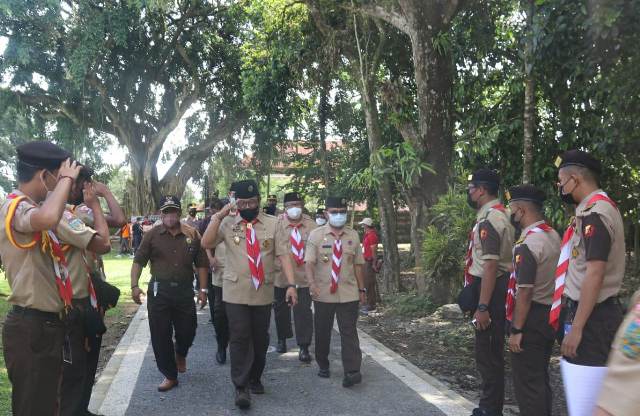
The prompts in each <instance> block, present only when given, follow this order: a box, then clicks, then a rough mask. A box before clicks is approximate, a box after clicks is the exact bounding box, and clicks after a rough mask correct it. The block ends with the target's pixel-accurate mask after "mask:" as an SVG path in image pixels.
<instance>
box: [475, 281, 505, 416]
mask: <svg viewBox="0 0 640 416" xmlns="http://www.w3.org/2000/svg"><path fill="white" fill-rule="evenodd" d="M508 278H509V275H508V274H503V275H501V276H498V277H497V278H496V286H495V289H494V290H493V295H492V296H491V301H490V302H489V305H488V306H489V315H490V316H491V325H490V326H489V328H488V329H486V330H484V331H476V339H475V351H476V365H477V367H478V372H479V373H480V376H481V377H482V385H481V389H482V393H481V395H480V403H479V405H480V408H481V409H486V410H489V411H492V412H498V414H499V413H500V412H502V407H503V405H504V337H505V319H506V318H505V309H504V302H505V298H506V296H507V279H508ZM476 279H477V278H476ZM478 290H480V285H478Z"/></svg>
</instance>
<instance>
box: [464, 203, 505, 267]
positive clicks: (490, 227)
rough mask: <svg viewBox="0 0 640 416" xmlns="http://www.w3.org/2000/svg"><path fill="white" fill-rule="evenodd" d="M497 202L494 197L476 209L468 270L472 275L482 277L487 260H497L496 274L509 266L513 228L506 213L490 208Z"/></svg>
mask: <svg viewBox="0 0 640 416" xmlns="http://www.w3.org/2000/svg"><path fill="white" fill-rule="evenodd" d="M499 203H500V201H499V200H497V199H494V200H493V201H490V202H488V203H487V204H485V205H484V206H483V207H482V208H480V210H479V211H478V215H477V217H476V224H477V226H476V230H475V232H474V233H473V251H472V256H473V263H472V265H471V269H470V270H469V273H471V275H473V276H477V277H480V278H481V277H482V275H483V274H484V263H485V262H486V261H487V260H498V275H500V274H502V273H506V272H507V271H509V269H510V268H511V255H512V252H511V250H512V248H513V240H514V237H515V230H514V229H513V226H512V225H511V222H510V221H509V217H508V215H507V214H506V213H504V212H501V211H499V210H497V209H493V208H492V207H493V206H495V205H497V204H499Z"/></svg>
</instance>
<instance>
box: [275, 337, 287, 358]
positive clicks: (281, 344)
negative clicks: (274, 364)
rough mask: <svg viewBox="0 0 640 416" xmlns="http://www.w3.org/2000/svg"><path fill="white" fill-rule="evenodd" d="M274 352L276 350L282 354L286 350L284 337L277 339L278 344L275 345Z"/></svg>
mask: <svg viewBox="0 0 640 416" xmlns="http://www.w3.org/2000/svg"><path fill="white" fill-rule="evenodd" d="M276 352H278V353H279V354H284V353H285V352H287V340H286V339H279V340H278V345H277V346H276Z"/></svg>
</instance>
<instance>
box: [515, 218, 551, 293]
mask: <svg viewBox="0 0 640 416" xmlns="http://www.w3.org/2000/svg"><path fill="white" fill-rule="evenodd" d="M542 224H544V221H539V222H536V223H534V224H531V225H530V226H529V227H527V228H525V229H524V230H522V236H523V238H522V239H521V240H519V241H518V242H517V243H516V245H515V247H514V249H513V257H514V262H513V263H514V265H515V272H516V279H517V285H518V288H520V287H532V288H533V299H532V300H533V301H534V302H537V303H541V304H543V305H551V303H552V300H553V292H554V290H555V274H556V267H557V266H558V258H559V257H560V236H559V235H558V233H557V232H556V231H555V230H551V231H549V232H544V231H543V232H538V233H531V234H529V235H527V233H528V232H529V231H530V230H532V229H534V228H535V227H537V226H539V225H542Z"/></svg>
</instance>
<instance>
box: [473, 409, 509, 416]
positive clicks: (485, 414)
mask: <svg viewBox="0 0 640 416" xmlns="http://www.w3.org/2000/svg"><path fill="white" fill-rule="evenodd" d="M471 416H502V412H492V411H490V410H487V409H481V408H479V407H476V408H475V409H473V413H471Z"/></svg>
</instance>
